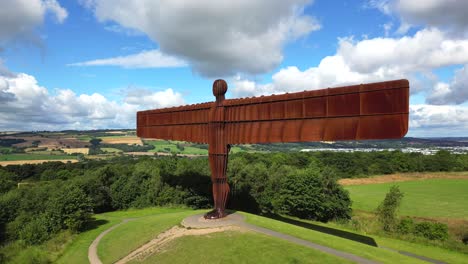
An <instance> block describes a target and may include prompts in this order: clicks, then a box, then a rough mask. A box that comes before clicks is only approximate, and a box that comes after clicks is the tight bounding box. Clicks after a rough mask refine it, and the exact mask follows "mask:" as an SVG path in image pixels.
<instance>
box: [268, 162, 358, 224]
mask: <svg viewBox="0 0 468 264" xmlns="http://www.w3.org/2000/svg"><path fill="white" fill-rule="evenodd" d="M333 174H334V173H333V171H332V170H329V169H326V170H325V171H323V172H319V171H318V170H317V169H312V168H307V169H304V170H297V171H293V172H292V173H291V174H290V175H288V176H286V177H284V178H283V179H282V181H281V188H280V190H279V191H278V193H277V194H276V195H275V198H274V202H273V204H274V208H275V210H277V212H278V213H285V214H288V215H292V216H297V217H300V218H306V219H314V220H318V221H322V222H326V221H328V220H331V219H339V218H345V219H348V218H350V215H351V199H350V198H349V194H348V192H347V191H346V190H344V189H343V188H342V187H341V186H340V185H339V184H338V183H337V182H336V178H335V177H334V176H333Z"/></svg>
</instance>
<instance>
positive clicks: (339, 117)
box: [137, 80, 409, 218]
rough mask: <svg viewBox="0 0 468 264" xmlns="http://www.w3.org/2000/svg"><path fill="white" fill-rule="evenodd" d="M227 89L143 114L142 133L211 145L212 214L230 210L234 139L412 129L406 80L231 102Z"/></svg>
mask: <svg viewBox="0 0 468 264" xmlns="http://www.w3.org/2000/svg"><path fill="white" fill-rule="evenodd" d="M226 91H227V84H226V82H225V81H224V80H216V81H215V82H214V84H213V94H214V95H215V97H216V101H215V102H211V103H203V104H195V105H188V106H181V107H172V108H165V109H156V110H148V111H141V112H138V113H137V135H138V136H139V137H143V138H160V139H168V140H183V141H191V142H197V143H208V144H209V151H208V153H209V160H210V166H211V173H212V176H211V177H212V182H213V197H214V201H215V210H213V211H212V212H211V213H209V214H208V215H207V216H206V217H207V218H219V217H223V216H224V215H225V214H224V209H225V208H224V207H225V204H226V199H227V196H228V193H229V186H228V184H227V181H226V168H227V160H228V154H229V146H230V145H231V144H246V143H250V144H252V143H273V142H306V141H322V140H324V141H335V140H363V139H390V138H401V137H403V136H404V135H405V134H406V132H407V131H408V112H409V83H408V81H407V80H396V81H388V82H380V83H371V84H361V85H352V86H345V87H339V88H332V89H330V88H329V89H322V90H314V91H304V92H299V93H290V94H282V95H271V96H261V97H252V98H242V99H230V100H225V98H224V95H225V93H226Z"/></svg>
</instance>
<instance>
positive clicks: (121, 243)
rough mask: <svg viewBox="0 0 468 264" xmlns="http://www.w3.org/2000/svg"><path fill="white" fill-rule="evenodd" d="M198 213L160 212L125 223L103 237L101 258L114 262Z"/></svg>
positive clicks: (99, 252)
mask: <svg viewBox="0 0 468 264" xmlns="http://www.w3.org/2000/svg"><path fill="white" fill-rule="evenodd" d="M196 213H200V211H193V210H190V211H183V212H176V213H167V214H158V215H153V216H147V217H142V218H139V219H136V220H133V221H131V222H128V223H125V224H123V225H122V226H119V227H118V228H116V229H114V230H113V231H111V232H110V233H109V234H107V235H106V236H105V237H103V239H102V240H101V242H100V243H99V246H98V255H99V258H100V259H101V260H102V262H103V263H114V262H115V261H117V260H119V259H120V258H122V257H125V256H127V255H128V254H129V253H130V252H132V251H133V250H135V249H137V248H138V247H139V246H141V245H143V244H145V243H146V242H148V241H150V240H151V239H153V238H154V237H156V236H157V234H159V233H162V232H164V231H166V230H167V229H169V228H171V227H173V226H175V225H178V224H180V222H182V220H183V219H184V218H185V217H187V216H189V215H192V214H196Z"/></svg>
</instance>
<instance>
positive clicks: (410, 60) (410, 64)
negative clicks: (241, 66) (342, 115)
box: [232, 29, 468, 96]
mask: <svg viewBox="0 0 468 264" xmlns="http://www.w3.org/2000/svg"><path fill="white" fill-rule="evenodd" d="M465 63H468V40H456V39H451V38H450V37H449V36H447V35H446V34H445V33H443V32H442V31H440V30H437V29H423V30H421V31H418V32H417V33H416V34H415V35H414V36H404V37H400V38H373V39H364V40H360V41H355V40H354V39H353V38H352V37H348V38H342V39H340V40H339V43H338V49H337V51H336V54H335V55H333V56H327V57H325V58H323V59H322V60H321V62H320V63H319V65H317V66H316V67H311V68H308V69H305V70H303V71H301V70H300V69H298V68H297V67H295V66H290V67H286V68H283V69H281V70H280V71H279V72H277V73H275V74H274V75H273V77H272V83H267V84H257V83H254V82H252V81H249V80H245V79H242V78H240V77H238V78H237V79H235V80H234V89H233V91H232V93H233V94H234V95H235V96H253V95H260V94H270V93H281V92H290V91H301V90H310V89H320V88H326V87H331V86H336V85H346V84H353V83H363V82H373V81H383V80H390V79H402V78H406V79H409V80H410V84H411V90H412V93H417V92H420V91H422V90H423V89H427V88H430V87H433V85H434V83H435V82H437V80H434V75H433V74H432V71H433V70H434V69H437V68H441V67H445V66H449V65H456V64H465Z"/></svg>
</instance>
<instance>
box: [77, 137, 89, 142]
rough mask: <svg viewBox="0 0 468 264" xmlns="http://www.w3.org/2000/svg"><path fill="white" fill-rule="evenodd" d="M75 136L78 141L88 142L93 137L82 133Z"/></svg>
mask: <svg viewBox="0 0 468 264" xmlns="http://www.w3.org/2000/svg"><path fill="white" fill-rule="evenodd" d="M76 138H77V139H78V140H80V141H84V142H89V141H90V140H91V139H92V138H93V137H91V136H88V135H83V136H77V137H76Z"/></svg>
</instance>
